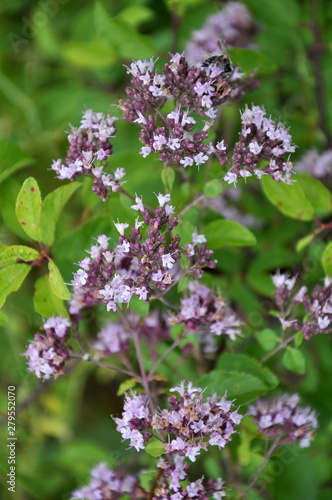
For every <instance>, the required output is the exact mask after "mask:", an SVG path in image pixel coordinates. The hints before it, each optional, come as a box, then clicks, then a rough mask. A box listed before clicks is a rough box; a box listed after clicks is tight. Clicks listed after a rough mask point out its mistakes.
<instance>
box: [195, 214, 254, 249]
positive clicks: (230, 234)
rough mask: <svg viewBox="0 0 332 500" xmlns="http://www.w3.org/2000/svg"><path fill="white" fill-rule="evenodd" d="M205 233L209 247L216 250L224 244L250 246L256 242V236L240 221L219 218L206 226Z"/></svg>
mask: <svg viewBox="0 0 332 500" xmlns="http://www.w3.org/2000/svg"><path fill="white" fill-rule="evenodd" d="M204 235H205V237H206V239H207V247H208V248H211V249H212V250H215V249H217V248H221V247H222V246H224V245H234V246H250V245H255V244H256V238H255V236H254V235H253V233H252V232H251V231H249V229H247V228H246V227H244V226H241V225H240V224H239V223H238V222H234V221H231V220H225V219H219V220H216V221H213V222H209V224H207V225H206V226H205V229H204Z"/></svg>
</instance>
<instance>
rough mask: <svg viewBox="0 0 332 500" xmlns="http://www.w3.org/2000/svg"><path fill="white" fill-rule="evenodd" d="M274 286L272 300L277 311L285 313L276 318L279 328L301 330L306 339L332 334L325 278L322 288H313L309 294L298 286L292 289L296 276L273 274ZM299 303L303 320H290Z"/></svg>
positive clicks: (331, 292)
mask: <svg viewBox="0 0 332 500" xmlns="http://www.w3.org/2000/svg"><path fill="white" fill-rule="evenodd" d="M272 280H273V283H274V285H275V287H276V293H275V300H276V303H277V305H278V307H279V308H280V310H281V311H287V315H286V316H285V314H284V313H283V314H281V315H280V317H279V318H280V322H281V325H282V327H283V329H286V328H293V329H295V330H296V331H302V332H303V335H304V337H305V339H306V340H309V339H310V337H312V336H313V335H318V334H319V333H330V332H331V331H332V281H331V279H330V278H327V277H326V278H325V280H324V286H321V285H316V286H315V287H314V289H313V291H312V293H308V288H307V287H306V286H302V287H301V288H300V289H297V288H296V289H294V286H295V283H296V276H293V277H290V276H289V275H287V274H280V273H277V274H275V275H274V276H272ZM300 303H301V304H303V306H304V308H305V311H306V315H305V316H304V317H303V319H299V318H298V319H291V317H290V315H291V314H293V315H294V308H295V307H296V306H297V305H298V304H300Z"/></svg>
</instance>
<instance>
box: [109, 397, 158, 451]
mask: <svg viewBox="0 0 332 500" xmlns="http://www.w3.org/2000/svg"><path fill="white" fill-rule="evenodd" d="M151 419H152V415H151V413H150V410H149V408H148V400H147V396H144V395H143V394H134V393H132V394H131V396H126V400H125V404H124V407H123V413H122V418H114V421H115V422H116V424H117V430H118V431H119V432H121V435H122V437H123V439H130V446H131V447H134V448H136V450H137V451H139V450H144V447H145V446H144V445H145V443H146V442H147V441H148V440H149V439H150V437H151V436H152V431H151Z"/></svg>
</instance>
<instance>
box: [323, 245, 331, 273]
mask: <svg viewBox="0 0 332 500" xmlns="http://www.w3.org/2000/svg"><path fill="white" fill-rule="evenodd" d="M322 264H323V268H324V271H325V274H326V276H332V241H330V242H329V243H328V244H327V245H326V247H325V249H324V252H323V255H322Z"/></svg>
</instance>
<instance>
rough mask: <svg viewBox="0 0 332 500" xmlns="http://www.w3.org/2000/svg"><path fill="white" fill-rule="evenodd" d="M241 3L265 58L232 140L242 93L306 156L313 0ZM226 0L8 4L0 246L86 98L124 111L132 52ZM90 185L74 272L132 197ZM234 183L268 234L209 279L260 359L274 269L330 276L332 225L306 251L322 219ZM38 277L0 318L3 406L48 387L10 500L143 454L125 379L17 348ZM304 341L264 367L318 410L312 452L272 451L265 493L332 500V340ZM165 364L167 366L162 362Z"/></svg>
mask: <svg viewBox="0 0 332 500" xmlns="http://www.w3.org/2000/svg"><path fill="white" fill-rule="evenodd" d="M244 3H245V4H246V5H247V6H248V8H249V9H250V11H251V13H252V15H253V17H254V19H255V20H256V21H257V22H258V23H260V24H261V31H260V33H259V34H258V36H257V45H258V48H259V52H260V54H261V55H260V56H259V55H256V56H254V59H253V64H254V66H255V65H258V66H259V78H260V80H261V85H260V87H259V89H258V90H256V91H255V92H253V93H251V94H248V95H247V96H246V98H245V100H244V102H241V103H240V104H237V103H235V104H232V105H230V106H228V107H226V108H225V111H224V115H223V123H222V126H223V128H224V131H225V133H226V135H227V137H228V138H229V142H231V139H232V138H235V137H236V135H237V132H238V129H239V118H238V116H239V115H238V109H239V107H240V108H243V107H244V104H245V102H247V103H249V104H250V103H251V102H254V103H255V104H257V105H264V106H265V108H266V110H267V114H268V115H269V114H270V113H271V114H272V115H273V116H274V117H275V118H279V119H280V120H281V121H284V122H285V123H286V125H287V126H289V127H290V129H291V134H292V136H293V140H294V142H295V143H296V144H297V145H298V146H299V148H298V150H297V153H296V154H295V155H294V156H295V157H299V156H300V155H301V154H303V153H304V151H305V150H307V149H309V148H312V147H317V148H318V149H322V148H323V147H324V136H323V133H322V131H321V128H320V126H319V120H320V115H319V111H318V108H317V100H316V92H315V84H316V79H315V67H314V65H313V64H312V50H313V49H312V44H313V39H312V32H311V30H310V27H309V24H310V22H311V15H310V2H309V1H308V2H306V1H304V2H303V1H300V0H299V1H296V0H274V1H267V2H257V1H255V0H248V1H245V2H244ZM314 3H315V4H316V5H317V10H318V23H319V27H320V30H321V34H322V43H323V44H324V48H325V50H324V53H323V69H324V85H325V90H326V97H325V103H326V113H327V126H328V130H329V134H330V135H332V123H331V97H332V78H331V77H332V75H331V72H332V51H331V48H332V47H331V44H332V33H331V31H332V22H331V21H332V4H331V2H329V1H327V0H326V1H325V2H324V1H317V2H314ZM221 7H222V3H221V2H220V3H219V2H207V1H206V0H183V1H181V0H179V1H178V2H174V3H172V2H171V1H170V0H168V1H167V0H164V1H148V0H127V1H125V0H119V1H116V2H115V1H106V0H104V1H101V0H99V1H95V2H94V1H83V0H82V1H75V0H61V1H60V0H52V1H47V0H45V1H43V0H40V1H39V2H34V1H32V0H11V1H9V0H4V1H2V2H1V5H0V31H1V33H2V34H3V36H2V37H1V40H0V61H1V71H0V99H1V116H0V140H1V141H6V142H9V143H10V144H9V145H8V146H6V147H7V148H8V149H7V154H6V155H4V156H3V158H1V161H2V162H3V163H2V165H6V161H7V160H8V158H9V160H8V162H9V164H10V165H12V164H13V159H15V162H14V164H15V173H13V174H12V175H9V174H10V172H7V173H8V175H7V174H6V175H3V176H1V177H0V182H1V184H0V215H1V220H2V222H1V229H0V242H2V243H6V244H7V245H10V244H26V243H29V239H28V237H27V236H26V235H25V233H24V232H23V231H22V229H21V228H20V226H19V224H18V222H17V220H16V217H15V210H14V207H15V201H16V197H17V195H18V193H19V190H20V187H21V185H22V183H23V181H24V180H25V179H26V178H27V177H29V176H33V177H34V178H36V179H37V180H38V184H39V186H40V189H41V194H42V197H43V198H44V197H45V196H46V195H47V193H49V192H50V191H51V190H53V189H55V188H57V187H59V185H60V183H59V181H58V180H57V179H55V178H54V173H53V172H52V171H50V170H49V167H50V164H51V161H52V159H55V158H60V157H64V155H65V151H66V147H67V144H66V134H65V133H64V131H65V130H68V129H69V125H68V124H69V123H71V124H73V125H74V126H77V125H78V123H79V121H80V119H81V115H82V110H83V109H88V108H92V109H93V110H94V111H103V112H105V113H107V112H109V113H111V114H112V115H116V116H118V117H121V112H120V110H119V109H118V108H117V107H116V104H117V103H118V100H119V99H120V98H123V97H124V87H125V85H126V84H127V83H128V75H126V72H125V68H124V67H123V64H130V62H131V59H132V58H150V57H151V56H153V57H155V56H156V55H159V57H160V64H162V62H164V61H165V56H166V55H167V53H168V52H169V51H170V50H171V47H172V44H174V36H173V35H172V30H171V25H172V19H173V20H174V16H178V17H179V19H181V18H182V21H181V23H180V26H179V31H178V40H177V49H178V50H179V51H182V50H183V49H184V45H185V42H186V41H187V40H188V39H189V38H190V34H191V32H192V30H194V29H198V28H200V27H201V26H202V22H203V20H204V19H205V17H206V16H207V15H209V14H212V13H215V12H217V11H218V10H219V9H220V8H221ZM264 56H266V57H264ZM232 57H233V61H234V62H235V63H238V64H239V65H240V66H241V65H242V66H245V65H246V64H247V65H249V61H248V60H247V58H246V57H245V56H244V55H243V53H242V54H241V51H238V52H237V51H236V50H234V52H233V53H232ZM255 57H256V59H255ZM257 58H258V59H257ZM250 64H252V62H251V61H250ZM249 69H250V66H249ZM138 135H139V131H138V128H136V127H135V126H134V125H132V124H128V123H126V122H124V121H123V120H120V121H119V122H118V123H117V133H116V137H115V138H114V140H113V145H114V154H113V156H112V161H113V168H114V169H115V168H117V167H122V166H123V167H125V168H126V170H127V176H126V179H127V181H128V182H127V186H126V187H127V188H128V190H129V191H130V192H131V193H133V194H134V193H135V192H137V193H139V194H143V196H144V200H146V202H147V204H153V203H154V199H155V197H154V194H153V192H158V190H162V189H163V183H162V179H161V175H160V172H161V165H160V164H159V163H158V162H157V161H156V160H154V159H153V158H150V157H148V158H146V159H143V158H142V157H141V156H140V155H139V154H138V152H139V149H140V143H139V141H138ZM17 148H19V149H17ZM212 173H215V176H217V170H215V171H214V170H213V168H212ZM195 182H196V184H195V189H196V190H197V192H199V191H200V190H201V189H202V187H203V185H204V182H205V179H204V171H201V172H199V173H198V174H197V177H196V181H195ZM82 184H83V185H82V188H80V189H78V190H77V191H76V192H75V193H74V195H73V196H72V198H71V201H70V208H68V206H67V210H65V211H63V213H62V214H61V216H60V219H59V223H58V225H57V229H56V234H55V244H54V246H53V250H52V255H53V257H54V260H55V262H56V263H57V265H58V267H59V268H60V270H61V273H62V275H63V277H64V279H65V282H66V283H69V282H70V280H71V275H72V272H73V271H74V268H73V263H74V262H77V261H78V260H80V259H82V258H83V257H84V250H85V249H86V248H89V246H90V241H91V237H92V236H97V235H98V234H101V233H103V232H106V233H107V234H111V235H112V234H114V231H115V230H114V226H113V224H112V221H113V219H114V218H115V217H117V213H118V210H119V207H121V208H120V210H122V211H123V210H126V209H127V205H126V202H125V201H124V200H122V199H121V198H120V197H118V196H115V197H114V198H111V199H110V201H109V202H107V203H105V204H103V203H102V202H100V201H99V200H98V198H97V197H95V195H93V194H91V192H90V184H89V181H88V180H84V181H83V182H82ZM329 187H331V186H329ZM238 189H239V190H241V192H242V196H241V198H240V200H239V201H238V202H236V203H237V204H238V206H240V208H242V210H243V211H244V212H246V213H249V214H251V215H253V216H255V217H257V218H258V219H259V220H260V221H261V223H260V224H259V225H258V226H257V227H256V228H255V229H254V231H253V232H254V234H255V237H256V239H257V245H256V246H254V247H249V249H248V248H243V247H241V246H239V247H229V246H225V247H222V248H219V249H217V250H216V252H215V253H216V257H217V258H218V266H217V269H218V270H219V271H220V274H213V275H210V276H208V277H206V278H205V282H206V283H207V284H209V285H214V286H217V287H218V286H219V287H220V289H221V290H223V291H226V292H227V293H226V295H227V296H228V297H229V299H230V300H231V301H232V303H233V304H236V305H237V307H238V309H239V311H240V312H241V313H242V315H243V317H244V318H245V321H246V324H247V327H246V329H247V331H246V332H245V334H246V335H247V336H248V338H249V335H250V334H253V333H256V334H257V335H256V337H257V339H258V343H254V342H252V341H250V342H248V344H247V346H246V347H245V352H246V353H247V354H252V355H253V356H254V357H255V356H257V357H258V358H259V357H261V356H262V355H263V354H264V352H265V351H264V347H266V346H264V342H263V345H262V343H260V342H259V339H260V338H261V337H260V335H259V332H260V331H261V330H263V329H264V328H266V327H271V325H272V327H273V328H275V329H277V328H278V327H277V322H273V321H272V323H271V320H269V319H268V318H267V310H268V309H269V308H270V305H269V304H271V301H270V299H271V297H272V296H273V286H272V284H271V281H270V279H269V273H270V272H271V271H274V270H276V269H277V268H281V269H286V270H287V269H289V268H292V269H293V270H294V269H295V272H296V270H298V271H299V272H300V273H301V277H302V279H303V280H304V281H305V283H306V284H307V285H308V286H313V285H314V284H315V283H317V282H319V280H321V278H322V277H323V276H324V271H323V268H322V265H321V255H322V253H323V250H324V248H325V244H326V241H327V237H328V235H325V234H323V236H321V237H320V238H318V239H316V240H314V242H313V243H311V244H310V245H309V246H306V247H304V248H303V249H301V250H300V251H296V243H297V242H298V241H299V240H300V239H301V238H303V237H305V236H306V235H307V234H308V233H310V232H311V231H312V228H313V223H312V221H310V220H309V221H306V220H303V221H298V220H295V219H291V218H288V217H287V216H285V215H283V214H282V213H281V212H280V211H278V210H277V208H276V207H275V206H273V205H272V204H271V203H270V202H269V201H268V200H267V199H266V197H265V196H264V194H263V190H262V188H261V187H260V186H259V185H258V184H257V183H251V182H248V184H247V185H242V186H241V187H239V188H238ZM190 195H191V193H190V192H189V193H188V192H186V188H185V187H183V189H182V191H181V192H179V193H174V198H173V196H172V202H173V203H174V204H175V205H176V206H177V208H178V209H179V210H180V209H181V206H183V205H185V204H186V202H187V200H188V199H189V198H190ZM181 204H182V205H181ZM115 214H116V215H115ZM198 218H199V213H197V212H195V210H193V211H191V212H190V214H188V217H187V221H188V222H190V223H192V224H193V225H194V226H195V224H196V220H197V219H198ZM213 221H214V218H213V216H212V215H211V214H207V216H206V220H205V223H206V224H207V223H213ZM112 226H113V227H112ZM34 273H35V274H34ZM37 278H39V275H38V273H37V272H35V270H34V271H33V272H32V274H31V276H29V279H28V280H27V281H26V282H24V284H23V287H22V289H20V290H19V291H18V292H16V293H15V294H13V295H11V296H10V297H9V298H8V300H7V301H6V304H5V307H4V309H3V311H4V314H5V316H1V317H0V320H1V321H2V322H3V326H2V328H1V336H0V371H1V389H2V391H1V395H0V408H1V412H2V414H4V415H5V414H6V405H7V386H9V385H15V386H16V392H17V396H18V397H17V402H18V404H19V403H20V402H22V401H25V399H26V398H27V397H28V396H29V395H30V394H38V393H39V397H38V398H35V399H34V401H33V402H32V403H31V404H29V405H27V406H26V407H25V408H24V409H22V410H21V411H20V412H19V413H18V415H17V421H16V424H17V437H18V441H17V491H16V493H15V494H8V491H7V485H6V480H7V479H6V474H7V473H8V465H7V456H8V452H7V448H6V437H7V434H6V426H5V427H3V428H2V429H1V447H0V475H1V479H2V481H3V486H2V487H1V486H0V492H1V493H0V496H1V498H3V499H6V498H15V500H26V499H27V500H28V499H29V500H30V499H38V500H39V499H40V500H44V499H48V500H55V499H57V500H58V499H60V498H61V499H66V498H68V497H69V495H70V492H71V491H72V490H73V489H74V488H75V487H78V486H79V485H82V484H85V483H86V482H87V477H88V471H89V470H90V469H91V467H92V466H93V465H95V464H96V463H97V462H99V461H101V460H105V461H107V462H108V464H109V465H110V466H111V467H113V466H114V468H119V469H120V468H123V469H124V470H128V471H134V470H135V469H136V468H137V463H138V461H137V454H136V452H135V451H134V452H132V451H127V450H126V443H121V439H120V438H121V436H120V434H118V433H117V432H116V430H115V426H114V423H113V422H112V420H111V418H110V414H113V415H116V414H119V413H120V412H121V411H122V397H121V396H115V394H117V391H118V387H119V384H120V382H121V381H122V380H124V379H121V377H119V376H117V377H116V378H115V375H114V374H113V373H112V372H105V371H103V370H102V369H100V368H96V367H91V366H83V365H80V366H78V367H77V368H75V369H73V370H72V373H70V376H66V377H60V378H59V380H58V381H56V383H48V382H46V383H44V384H42V383H41V382H40V381H38V380H37V379H36V377H35V375H34V374H29V373H27V371H26V365H25V360H24V357H22V356H21V353H22V352H24V350H25V346H26V343H27V340H28V339H31V338H32V337H33V335H34V333H35V332H37V331H38V329H39V328H40V326H41V319H40V316H39V315H38V314H37V313H36V312H35V309H34V305H33V301H32V295H33V292H34V282H35V281H36V279H37ZM89 328H91V329H92V330H91V331H90V330H89V331H87V335H92V334H93V333H95V331H97V328H98V325H97V324H96V322H94V321H93V318H91V321H90V323H89ZM93 329H94V330H93ZM265 338H266V337H265ZM234 349H236V346H235V348H234ZM301 352H302V353H303V358H304V359H302V358H301V360H300V362H299V363H300V365H301V363H302V364H303V363H304V362H305V363H306V368H305V370H304V371H303V370H302V368H301V366H302V365H301V366H300V368H299V369H298V373H294V371H290V370H287V369H286V368H285V367H283V365H282V363H281V358H280V357H277V358H272V359H271V361H270V362H269V366H270V367H271V369H273V370H274V371H276V372H277V373H278V377H279V379H280V380H281V388H282V389H283V390H286V391H287V390H288V391H298V392H300V394H301V395H302V398H303V400H304V403H305V404H309V405H311V406H312V407H313V408H314V409H316V410H317V412H318V415H319V423H320V428H319V430H318V434H317V437H316V440H315V441H314V443H313V445H312V446H311V447H310V448H309V449H308V450H302V451H301V452H300V453H298V454H296V453H295V452H294V453H293V455H292V454H291V457H293V459H292V458H291V459H290V460H288V463H287V465H285V464H283V462H282V461H280V460H281V459H280V460H279V462H278V457H277V458H276V459H274V461H275V463H276V464H277V465H278V464H279V468H278V467H277V465H276V467H275V468H274V469H273V467H272V468H271V469H270V472H268V470H267V471H266V472H265V476H264V477H265V479H266V483H267V488H268V490H269V492H270V493H269V495H270V496H269V497H268V498H271V499H280V498H282V499H283V500H298V499H299V498H305V499H306V500H315V499H317V500H328V499H329V498H331V496H330V495H331V488H332V483H331V475H332V457H331V453H330V450H331V442H332V439H331V438H332V419H331V415H332V398H331V394H332V379H331V359H332V356H331V355H332V347H331V338H330V337H329V338H328V337H323V336H320V337H317V338H313V339H312V340H311V341H310V343H308V344H307V343H305V344H302V346H301ZM175 361H176V360H175ZM181 370H182V373H181ZM179 372H180V374H181V375H182V376H186V377H189V376H193V377H195V373H194V372H195V370H194V367H188V366H184V367H183V368H180V369H179ZM165 375H166V376H169V373H168V372H167V369H166V370H165ZM196 377H197V374H196ZM216 389H218V388H217V387H216ZM1 422H2V421H1ZM239 439H241V440H242V441H241V443H240V444H241V446H240V450H242V451H241V453H242V455H240V457H239V460H240V461H242V465H244V467H245V474H246V475H247V476H248V477H249V476H251V475H252V474H253V473H254V471H255V470H256V469H257V466H258V463H259V456H258V455H257V454H255V445H254V446H253V447H251V451H249V444H250V437H248V438H246V435H245V433H243V435H242V437H239ZM238 445H239V441H237V442H235V443H232V446H233V449H232V447H231V452H232V453H233V452H234V449H235V446H238ZM146 460H148V459H146ZM280 463H281V464H282V465H281V466H280ZM140 465H141V466H142V464H140ZM147 465H148V463H147ZM203 466H204V468H205V473H206V474H207V475H208V474H211V475H212V476H218V475H220V474H221V475H222V464H221V462H220V457H219V454H218V453H216V454H215V455H213V454H211V455H209V457H208V458H207V459H206V460H205V462H204V465H203ZM277 470H278V472H275V471H277ZM1 488H2V489H1ZM8 495H9V496H8ZM254 498H256V497H254V496H252V499H254ZM257 498H258V497H257ZM263 498H265V497H263Z"/></svg>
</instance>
